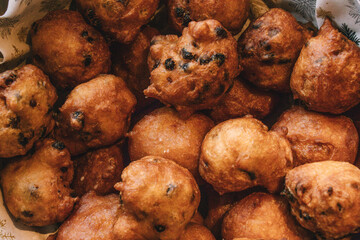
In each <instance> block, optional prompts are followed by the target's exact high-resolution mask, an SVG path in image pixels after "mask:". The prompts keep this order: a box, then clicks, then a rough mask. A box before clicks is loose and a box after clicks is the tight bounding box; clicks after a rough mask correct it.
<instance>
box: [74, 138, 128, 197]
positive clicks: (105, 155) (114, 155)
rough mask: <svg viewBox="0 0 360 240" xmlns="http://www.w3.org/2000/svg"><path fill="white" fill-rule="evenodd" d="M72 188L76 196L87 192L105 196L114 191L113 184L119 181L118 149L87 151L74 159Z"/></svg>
mask: <svg viewBox="0 0 360 240" xmlns="http://www.w3.org/2000/svg"><path fill="white" fill-rule="evenodd" d="M74 167H75V171H74V180H73V182H72V187H73V188H74V190H75V193H76V194H77V195H78V196H82V195H84V194H85V193H87V192H89V191H94V192H95V193H96V194H97V195H106V194H109V193H112V192H114V191H115V189H114V185H115V183H117V182H119V181H120V180H121V172H122V170H123V168H124V167H123V156H122V152H121V150H120V148H119V147H118V146H117V145H113V146H111V147H107V148H100V149H97V150H93V151H89V152H87V153H86V154H84V155H81V156H79V157H77V158H75V159H74Z"/></svg>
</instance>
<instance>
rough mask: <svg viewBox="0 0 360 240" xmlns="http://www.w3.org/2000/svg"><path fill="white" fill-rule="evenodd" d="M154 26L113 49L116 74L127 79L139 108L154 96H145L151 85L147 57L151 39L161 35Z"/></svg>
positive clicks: (147, 103)
mask: <svg viewBox="0 0 360 240" xmlns="http://www.w3.org/2000/svg"><path fill="white" fill-rule="evenodd" d="M159 34H160V33H159V31H158V30H157V29H155V28H152V27H148V26H147V27H145V28H144V29H143V30H142V31H141V32H140V33H139V34H138V35H137V36H136V38H135V40H134V41H133V42H132V43H131V44H130V45H120V44H117V45H115V47H114V48H115V49H114V51H113V56H114V60H113V71H114V74H115V75H116V76H120V77H121V78H122V79H124V80H125V82H126V84H127V86H128V87H129V89H130V90H131V91H132V93H134V95H135V96H136V99H137V102H138V104H137V106H136V107H137V108H138V109H142V108H144V107H146V106H148V105H149V104H150V103H151V101H152V98H145V95H144V90H145V89H146V88H147V87H148V86H149V85H150V79H149V78H150V71H149V69H148V67H147V58H148V55H149V51H150V42H151V39H152V38H153V37H154V36H156V35H159Z"/></svg>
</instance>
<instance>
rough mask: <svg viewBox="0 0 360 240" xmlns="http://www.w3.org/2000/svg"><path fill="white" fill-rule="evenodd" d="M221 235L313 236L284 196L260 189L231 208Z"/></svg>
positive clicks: (293, 238)
mask: <svg viewBox="0 0 360 240" xmlns="http://www.w3.org/2000/svg"><path fill="white" fill-rule="evenodd" d="M222 237H223V239H224V240H233V239H234V238H240V239H274V240H275V239H291V240H306V239H307V240H310V239H312V236H311V234H310V233H309V232H307V231H306V230H305V229H303V228H301V227H300V226H299V225H298V223H297V222H296V221H295V219H294V217H293V216H291V214H290V211H289V205H288V203H287V202H286V201H285V199H283V198H281V197H278V196H275V195H272V194H267V193H260V192H258V193H253V194H251V195H249V196H247V197H245V198H244V199H242V200H241V201H240V202H238V203H237V204H236V205H235V206H234V207H233V208H232V209H231V210H230V211H229V213H228V214H227V215H226V217H225V218H224V222H223V225H222Z"/></svg>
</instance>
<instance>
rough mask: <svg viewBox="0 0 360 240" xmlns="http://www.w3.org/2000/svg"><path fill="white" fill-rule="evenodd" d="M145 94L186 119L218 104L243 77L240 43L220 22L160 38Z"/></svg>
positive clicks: (156, 41)
mask: <svg viewBox="0 0 360 240" xmlns="http://www.w3.org/2000/svg"><path fill="white" fill-rule="evenodd" d="M148 65H149V69H150V70H151V73H150V81H151V85H150V86H149V87H148V88H147V89H146V90H145V91H144V93H145V95H146V96H148V97H153V98H156V99H158V100H160V101H161V102H163V103H165V104H167V105H173V106H174V107H175V108H176V109H177V110H178V111H179V112H181V113H182V114H183V115H184V116H190V115H191V113H193V112H194V111H196V110H200V109H207V108H210V107H211V106H213V105H214V104H216V103H217V102H218V101H219V100H220V98H221V97H222V96H223V95H224V93H225V92H226V91H227V90H228V89H229V88H230V86H231V85H232V84H233V82H234V78H235V77H236V76H237V75H238V74H239V64H238V55H237V51H236V41H235V39H234V38H233V37H232V36H231V34H230V33H229V32H228V31H227V30H226V29H225V28H224V27H223V26H222V25H221V24H220V23H219V22H218V21H216V20H205V21H202V22H191V23H189V27H188V28H185V29H184V31H183V34H182V36H181V37H177V36H176V35H166V36H156V37H154V38H153V40H152V46H151V47H150V55H149V60H148Z"/></svg>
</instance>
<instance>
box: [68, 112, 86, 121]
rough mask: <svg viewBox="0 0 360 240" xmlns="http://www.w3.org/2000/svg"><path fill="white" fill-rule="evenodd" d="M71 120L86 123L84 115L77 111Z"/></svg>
mask: <svg viewBox="0 0 360 240" xmlns="http://www.w3.org/2000/svg"><path fill="white" fill-rule="evenodd" d="M71 118H73V119H75V120H77V121H84V113H83V112H81V111H76V112H73V113H72V114H71Z"/></svg>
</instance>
